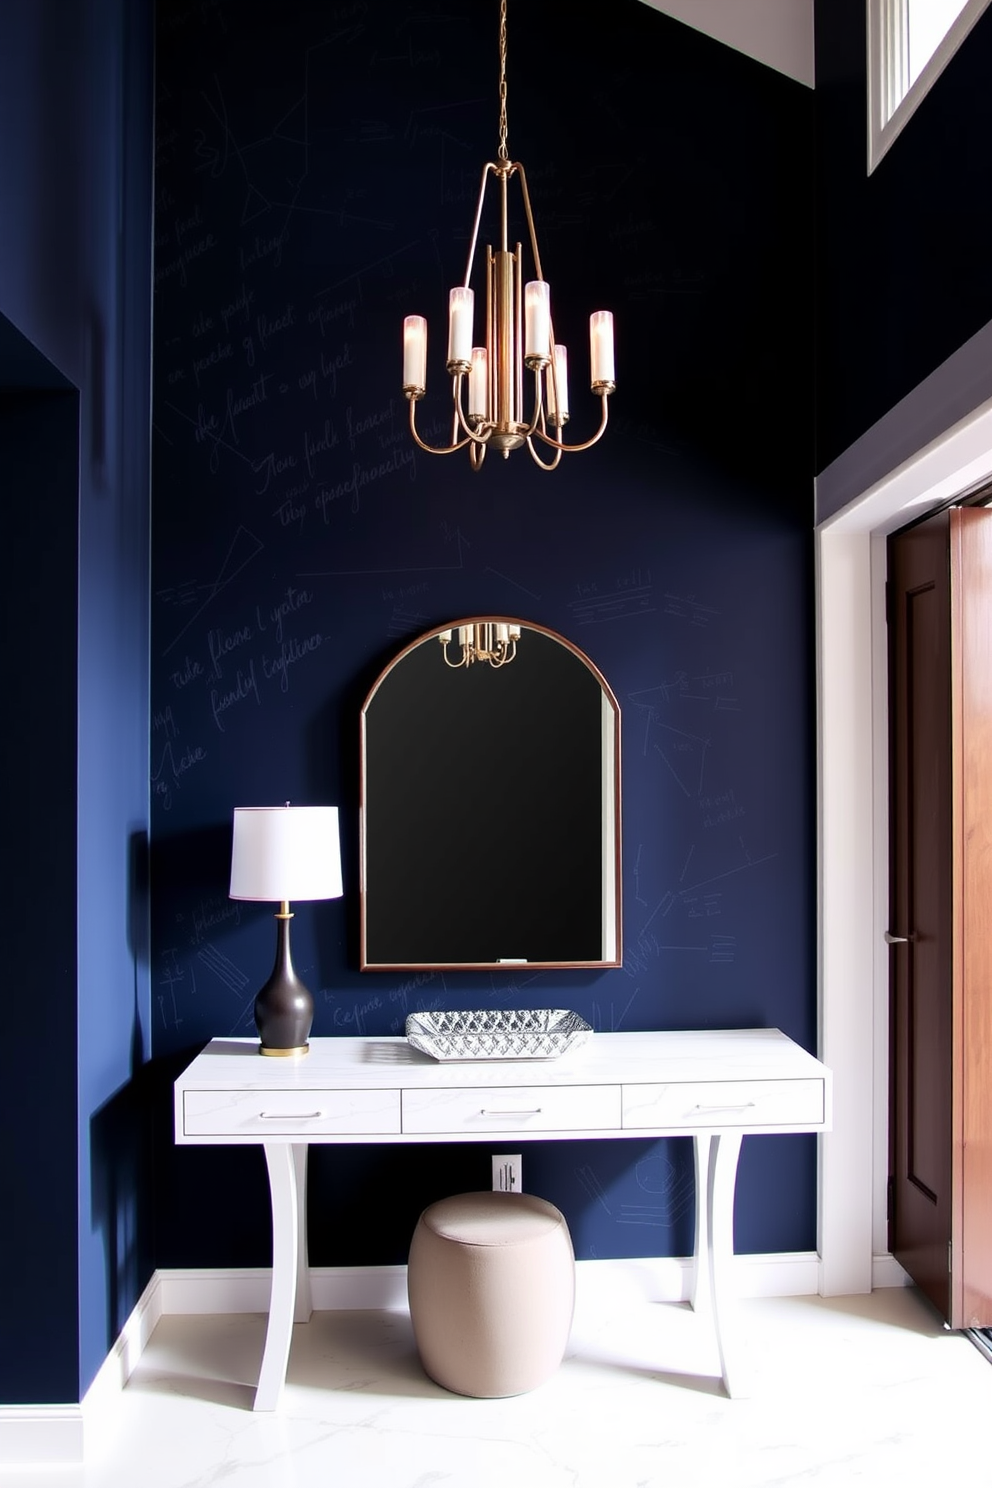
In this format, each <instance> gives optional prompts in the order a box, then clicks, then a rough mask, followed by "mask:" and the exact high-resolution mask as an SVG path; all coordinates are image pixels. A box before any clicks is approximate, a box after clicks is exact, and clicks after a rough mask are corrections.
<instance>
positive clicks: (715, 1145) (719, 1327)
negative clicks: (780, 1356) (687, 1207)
mask: <svg viewBox="0 0 992 1488" xmlns="http://www.w3.org/2000/svg"><path fill="white" fill-rule="evenodd" d="M740 1150H741V1133H740V1132H735V1133H729V1132H724V1133H722V1134H721V1135H720V1136H716V1137H713V1138H711V1141H710V1153H709V1173H708V1180H707V1185H706V1208H707V1221H708V1223H707V1230H708V1235H707V1240H708V1245H709V1257H710V1260H709V1273H710V1283H711V1286H712V1297H713V1327H714V1331H715V1332H716V1342H717V1348H718V1350H719V1353H720V1373H721V1375H722V1378H723V1388H724V1389H725V1390H726V1392H727V1394H728V1395H730V1396H738V1397H739V1396H741V1395H744V1394H746V1391H745V1390H744V1389H743V1388H742V1382H741V1380H740V1378H739V1376H738V1374H737V1372H736V1369H735V1370H734V1373H733V1376H732V1374H731V1366H732V1357H735V1356H736V1351H735V1350H734V1349H733V1344H732V1336H733V1331H734V1321H735V1320H734V1317H733V1314H734V1311H735V1304H736V1292H735V1287H734V1276H733V1266H734V1188H735V1187H736V1184H737V1159H738V1157H739V1156H740ZM728 1335H730V1337H729V1338H728Z"/></svg>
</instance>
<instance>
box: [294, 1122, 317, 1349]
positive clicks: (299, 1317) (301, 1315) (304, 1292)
mask: <svg viewBox="0 0 992 1488" xmlns="http://www.w3.org/2000/svg"><path fill="white" fill-rule="evenodd" d="M309 1150H310V1149H309V1147H308V1146H307V1144H306V1142H294V1143H293V1147H292V1153H293V1167H294V1169H295V1170H296V1237H297V1238H296V1306H295V1307H294V1309H293V1322H294V1323H308V1322H309V1321H310V1315H311V1313H312V1312H313V1302H312V1301H311V1298H310V1255H309V1250H308V1246H307V1153H308V1152H309Z"/></svg>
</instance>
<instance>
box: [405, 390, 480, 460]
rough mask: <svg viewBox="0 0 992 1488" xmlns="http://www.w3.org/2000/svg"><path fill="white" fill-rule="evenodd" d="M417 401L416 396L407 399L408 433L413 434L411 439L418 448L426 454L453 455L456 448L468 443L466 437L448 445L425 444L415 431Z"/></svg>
mask: <svg viewBox="0 0 992 1488" xmlns="http://www.w3.org/2000/svg"><path fill="white" fill-rule="evenodd" d="M419 401H420V400H419V399H418V398H411V399H410V400H409V402H410V433H411V434H412V435H413V441H414V443H415V444H416V445H418V446H419V447H420V449H422V450H424V451H426V453H427V454H428V455H453V454H454V453H455V452H456V450H460V449H464V448H465V446H466V444H468V440H467V439H460V440H459V441H458V443H457V444H448V445H440V446H438V445H433V444H425V442H424V441H423V440H422V439H421V437H420V435H419V434H418V433H417V422H416V417H417V416H416V407H417V404H418V402H419Z"/></svg>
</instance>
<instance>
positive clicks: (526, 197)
mask: <svg viewBox="0 0 992 1488" xmlns="http://www.w3.org/2000/svg"><path fill="white" fill-rule="evenodd" d="M513 169H514V170H515V171H516V172H517V174H518V175H519V177H520V192H521V195H522V196H523V201H524V216H525V217H526V218H527V231H528V232H529V233H530V251H531V253H532V254H533V257H534V268H535V269H536V270H537V277H538V279H543V278H544V270H543V269H542V268H541V250H540V249H539V248H538V246H537V228H536V227H535V226H534V213H533V212H532V211H531V209H530V192H529V191H528V190H527V172H526V171H525V170H524V168H523V166H522V165H521V164H520V162H519V160H517V161H514V164H513ZM553 342H554V337H553V336H552V343H553Z"/></svg>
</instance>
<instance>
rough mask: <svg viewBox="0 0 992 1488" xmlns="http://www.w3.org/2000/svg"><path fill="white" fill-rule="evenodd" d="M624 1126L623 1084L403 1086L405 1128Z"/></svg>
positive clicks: (525, 1129)
mask: <svg viewBox="0 0 992 1488" xmlns="http://www.w3.org/2000/svg"><path fill="white" fill-rule="evenodd" d="M610 1129H613V1130H615V1131H617V1132H619V1130H620V1087H619V1085H505V1086H495V1087H490V1088H489V1089H485V1088H477V1089H474V1090H473V1089H452V1090H404V1092H403V1131H404V1132H424V1133H425V1134H426V1133H428V1132H431V1133H437V1132H451V1134H452V1136H455V1135H461V1134H463V1133H464V1134H468V1133H473V1134H476V1133H477V1134H479V1135H482V1134H484V1133H485V1132H503V1131H506V1132H509V1131H513V1132H531V1131H535V1132H567V1131H608V1130H610Z"/></svg>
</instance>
